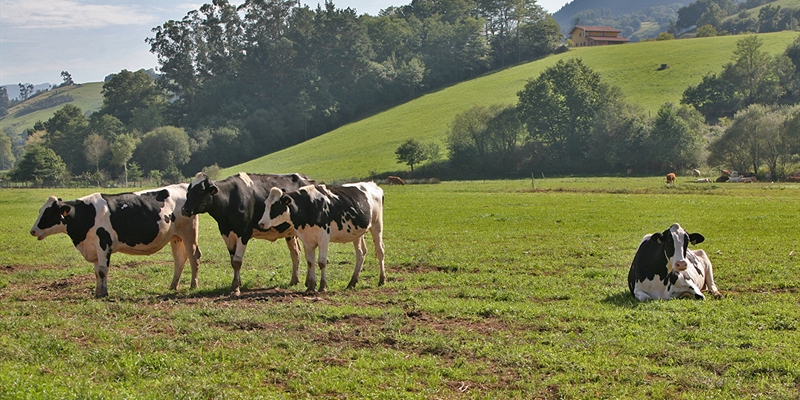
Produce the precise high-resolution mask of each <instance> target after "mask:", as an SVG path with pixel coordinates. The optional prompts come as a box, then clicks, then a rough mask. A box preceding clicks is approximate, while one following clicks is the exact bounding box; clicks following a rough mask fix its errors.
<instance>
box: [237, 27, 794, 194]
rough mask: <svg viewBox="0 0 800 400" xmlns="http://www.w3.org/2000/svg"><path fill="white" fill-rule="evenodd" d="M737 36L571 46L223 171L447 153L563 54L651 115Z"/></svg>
mask: <svg viewBox="0 0 800 400" xmlns="http://www.w3.org/2000/svg"><path fill="white" fill-rule="evenodd" d="M742 37H743V36H721V37H712V38H700V39H690V40H671V41H661V42H643V43H634V44H628V45H623V46H612V47H589V48H581V49H572V50H570V51H568V52H566V53H563V54H559V55H553V56H550V57H547V58H545V59H542V60H539V61H535V62H531V63H527V64H523V65H519V66H516V67H513V68H508V69H505V70H503V71H499V72H495V73H492V74H489V75H486V76H483V77H480V78H478V79H474V80H471V81H468V82H464V83H461V84H458V85H454V86H452V87H449V88H446V89H442V90H440V91H437V92H434V93H430V94H427V95H425V96H422V97H420V98H418V99H416V100H414V101H411V102H408V103H405V104H402V105H399V106H397V107H395V108H392V109H390V110H387V111H385V112H382V113H380V114H377V115H374V116H372V117H370V118H366V119H364V120H361V121H358V122H355V123H351V124H349V125H345V126H343V127H341V128H339V129H336V130H334V131H332V132H330V133H327V134H325V135H322V136H320V137H318V138H315V139H312V140H309V141H307V142H304V143H301V144H299V145H297V146H294V147H291V148H288V149H285V150H282V151H279V152H276V153H272V154H269V155H267V156H264V157H260V158H257V159H254V160H251V161H249V162H247V163H244V164H240V165H236V166H233V167H230V168H226V169H225V170H223V171H222V174H223V176H227V175H230V174H233V173H236V172H238V171H247V172H275V173H283V172H302V173H306V174H308V175H309V176H311V177H313V178H316V179H321V180H337V179H352V178H362V177H366V176H369V175H371V174H373V173H385V172H390V171H399V170H405V165H403V164H398V163H397V162H396V157H395V154H394V151H395V149H396V148H397V147H398V146H399V145H400V144H401V143H402V142H403V141H405V140H407V139H409V138H416V139H418V140H420V141H423V142H432V141H435V142H438V143H439V144H440V145H441V147H442V149H443V150H444V152H446V148H445V146H444V139H445V137H446V134H447V130H448V126H449V124H450V123H451V121H452V120H453V117H454V116H455V115H456V114H458V113H460V112H462V111H464V110H466V109H468V108H470V107H472V106H475V105H488V104H495V103H503V104H514V103H516V101H517V92H518V91H519V90H521V89H522V88H523V87H524V86H525V83H526V82H527V81H528V80H529V79H531V78H535V77H536V76H538V74H539V73H541V72H542V71H543V70H544V69H545V68H547V67H550V66H552V65H554V64H555V63H556V62H557V61H558V60H561V59H568V58H576V57H577V58H582V59H583V61H584V63H586V64H587V65H588V66H590V67H591V68H593V69H594V70H596V71H597V72H598V73H600V75H601V76H602V78H603V80H604V81H605V82H607V83H610V84H613V85H617V86H619V87H620V88H621V89H622V92H623V93H624V94H625V96H626V97H627V101H628V102H630V103H633V104H637V105H639V106H641V107H642V109H643V111H644V112H646V113H649V114H651V115H653V114H655V112H656V111H657V110H658V108H659V107H660V106H661V105H662V104H664V103H665V102H672V103H678V102H680V99H681V95H682V94H683V91H684V90H685V89H686V87H688V86H689V85H696V84H697V83H698V82H700V80H701V79H702V77H703V76H704V75H706V74H708V73H709V72H716V71H720V70H721V69H722V66H723V65H724V64H725V63H727V62H729V61H730V60H731V57H732V56H733V51H734V49H735V48H736V42H737V41H738V40H739V39H741V38H742ZM759 37H760V38H761V39H762V40H763V41H764V45H763V46H762V49H763V50H765V51H767V52H769V53H772V54H776V53H780V52H783V51H784V50H785V49H786V47H787V46H788V45H789V44H790V43H791V42H792V41H793V40H794V39H795V37H797V33H795V32H779V33H773V34H763V35H759ZM661 64H669V66H670V68H668V69H666V70H663V71H660V70H659V68H658V67H659V66H660V65H661Z"/></svg>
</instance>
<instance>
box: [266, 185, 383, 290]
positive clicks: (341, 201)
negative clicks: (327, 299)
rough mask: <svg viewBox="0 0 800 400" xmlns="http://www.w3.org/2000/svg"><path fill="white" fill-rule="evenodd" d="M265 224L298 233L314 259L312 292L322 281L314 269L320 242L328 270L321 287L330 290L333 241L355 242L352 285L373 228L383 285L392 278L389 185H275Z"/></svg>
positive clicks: (321, 261) (321, 265) (321, 264)
mask: <svg viewBox="0 0 800 400" xmlns="http://www.w3.org/2000/svg"><path fill="white" fill-rule="evenodd" d="M259 224H260V226H261V228H262V229H269V228H271V227H276V228H278V229H290V230H293V231H296V232H297V235H298V236H299V237H300V240H301V241H302V242H303V249H304V250H305V256H306V262H307V263H308V273H307V274H306V288H307V289H308V290H309V291H313V290H314V288H315V287H316V284H317V277H316V273H315V268H314V259H315V253H316V249H317V247H319V268H320V273H321V275H322V277H321V279H320V283H319V291H320V292H323V291H325V290H327V287H328V283H327V279H326V274H325V267H326V266H327V265H328V244H329V243H331V242H333V243H348V242H352V243H353V245H354V247H355V252H356V266H355V270H354V271H353V276H352V278H351V279H350V283H349V284H348V285H347V288H348V289H349V288H353V287H355V286H356V283H357V282H358V275H359V274H360V273H361V267H362V265H363V264H364V256H365V255H366V254H367V246H366V243H365V241H364V234H366V233H367V231H370V232H371V233H372V240H373V242H374V243H375V256H376V257H377V258H378V262H379V263H380V279H379V281H378V285H379V286H380V285H383V284H384V283H385V282H386V270H385V268H384V264H383V258H384V248H383V190H382V189H381V188H380V187H378V185H376V184H375V183H373V182H360V183H352V184H345V185H341V186H338V185H331V186H325V185H316V186H306V187H303V188H300V190H298V191H296V192H290V193H287V192H286V191H284V190H281V189H280V188H277V187H276V188H272V190H270V193H269V197H268V198H267V200H266V212H265V213H264V216H263V217H262V218H261V221H259Z"/></svg>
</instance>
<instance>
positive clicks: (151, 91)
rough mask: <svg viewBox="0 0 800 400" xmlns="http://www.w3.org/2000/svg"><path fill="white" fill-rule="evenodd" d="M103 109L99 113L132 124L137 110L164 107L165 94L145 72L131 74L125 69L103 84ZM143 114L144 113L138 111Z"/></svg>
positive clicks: (139, 71)
mask: <svg viewBox="0 0 800 400" xmlns="http://www.w3.org/2000/svg"><path fill="white" fill-rule="evenodd" d="M102 93H103V107H102V108H101V109H100V111H99V113H100V114H101V115H104V114H109V115H112V116H114V117H117V118H118V119H119V120H120V121H122V123H123V124H125V125H128V124H130V123H131V121H132V119H133V117H134V114H135V113H136V112H137V110H147V109H150V108H152V107H155V108H154V109H155V110H158V109H159V107H164V106H165V104H166V99H165V97H164V95H163V92H162V91H161V90H160V89H159V88H158V86H156V84H155V82H154V80H153V78H152V77H150V75H148V74H147V72H146V71H145V70H142V69H140V70H138V71H136V72H130V71H128V70H126V69H123V70H122V71H120V72H119V73H117V74H114V75H113V76H112V77H111V79H110V80H109V81H108V82H106V83H104V84H103V91H102ZM138 112H140V113H141V112H143V111H138Z"/></svg>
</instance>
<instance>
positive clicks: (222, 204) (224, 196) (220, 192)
mask: <svg viewBox="0 0 800 400" xmlns="http://www.w3.org/2000/svg"><path fill="white" fill-rule="evenodd" d="M313 182H314V181H312V180H309V179H308V177H307V176H305V175H300V174H287V175H271V174H264V175H262V174H246V173H244V172H240V173H239V174H238V175H234V176H230V177H228V178H226V179H224V180H221V181H212V180H210V179H208V176H206V174H204V173H202V172H200V173H198V174H197V175H195V177H194V180H193V181H192V183H191V184H190V185H189V193H188V194H187V196H186V204H184V206H183V208H181V212H182V213H183V215H186V216H190V215H195V214H200V213H206V212H207V213H208V214H209V215H211V217H213V218H214V220H216V221H217V227H218V228H219V233H220V234H221V235H222V240H223V241H224V242H225V246H226V247H227V248H228V252H229V253H230V256H231V267H232V268H233V282H232V283H231V294H233V295H235V296H238V295H239V294H241V286H242V279H241V276H240V275H239V271H240V270H241V268H242V260H243V259H244V252H245V250H246V249H247V243H248V242H249V241H250V239H251V238H256V239H266V240H269V241H271V242H274V241H275V240H278V239H279V238H285V239H286V244H287V246H288V247H289V254H290V255H291V257H292V280H291V281H290V284H291V285H295V284H297V282H298V281H299V279H298V268H299V264H300V246H299V244H298V243H297V238H296V237H295V234H294V232H292V231H281V232H279V231H277V230H275V229H269V230H260V229H258V220H259V218H261V215H263V214H264V200H265V199H266V198H267V195H268V194H269V189H270V188H272V187H274V186H277V187H280V188H284V189H286V190H296V189H298V188H300V187H302V186H305V185H308V184H310V183H313Z"/></svg>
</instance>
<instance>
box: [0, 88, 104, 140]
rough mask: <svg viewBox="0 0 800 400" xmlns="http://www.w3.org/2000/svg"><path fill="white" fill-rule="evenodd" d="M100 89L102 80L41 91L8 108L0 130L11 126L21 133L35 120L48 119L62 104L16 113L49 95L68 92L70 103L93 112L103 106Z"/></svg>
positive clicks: (0, 121) (0, 123)
mask: <svg viewBox="0 0 800 400" xmlns="http://www.w3.org/2000/svg"><path fill="white" fill-rule="evenodd" d="M102 90H103V82H90V83H83V84H80V85H74V86H70V87H66V88H58V89H53V90H50V91H48V92H45V93H42V94H40V95H38V96H36V97H34V98H33V99H31V100H28V101H26V102H24V103H22V104H19V105H17V106H14V107H12V108H10V109H9V110H8V115H7V116H5V117H4V118H2V119H0V131H4V130H5V129H6V128H11V129H14V131H16V132H17V133H22V131H24V130H25V129H29V128H33V125H34V124H35V123H36V121H47V120H48V119H50V117H52V116H53V113H55V112H56V111H57V110H60V109H61V108H62V107H64V104H59V105H57V106H55V107H49V108H43V109H41V110H37V111H34V112H31V113H27V114H23V115H18V114H17V113H18V112H19V111H20V110H22V109H23V108H24V107H27V106H31V105H34V104H35V103H38V102H40V101H43V100H46V99H47V98H49V97H51V96H58V95H65V94H69V95H70V96H72V99H73V100H72V101H71V102H70V104H73V105H75V106H77V107H80V109H81V110H82V111H83V112H84V113H91V112H95V111H97V110H99V109H100V107H102V106H103V95H102V94H101V92H102Z"/></svg>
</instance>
